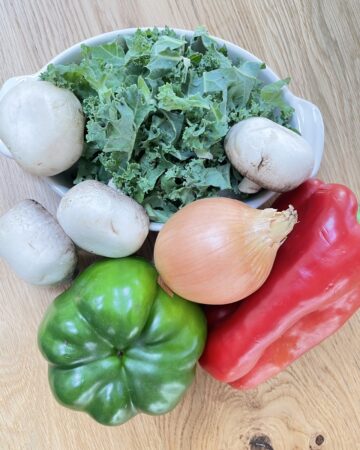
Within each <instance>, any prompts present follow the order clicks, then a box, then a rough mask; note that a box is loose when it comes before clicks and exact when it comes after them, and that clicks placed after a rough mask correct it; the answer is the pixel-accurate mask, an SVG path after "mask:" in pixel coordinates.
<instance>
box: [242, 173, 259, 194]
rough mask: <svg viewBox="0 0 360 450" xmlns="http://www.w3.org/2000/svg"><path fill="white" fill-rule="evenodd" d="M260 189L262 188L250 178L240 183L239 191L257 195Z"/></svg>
mask: <svg viewBox="0 0 360 450" xmlns="http://www.w3.org/2000/svg"><path fill="white" fill-rule="evenodd" d="M260 189H261V186H259V185H258V184H256V183H254V182H253V181H251V180H249V178H245V177H244V178H243V179H242V180H241V181H240V183H239V191H240V192H243V193H244V194H256V192H259V191H260Z"/></svg>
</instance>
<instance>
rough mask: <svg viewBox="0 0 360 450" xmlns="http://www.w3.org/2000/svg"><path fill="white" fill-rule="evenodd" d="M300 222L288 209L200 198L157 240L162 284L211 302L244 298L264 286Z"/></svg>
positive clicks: (158, 266) (182, 211)
mask: <svg viewBox="0 0 360 450" xmlns="http://www.w3.org/2000/svg"><path fill="white" fill-rule="evenodd" d="M296 222H297V213H296V211H295V210H294V208H293V207H292V206H289V208H288V209H287V210H286V211H282V212H278V211H277V210H276V209H272V208H268V209H264V210H259V209H253V208H250V207H249V206H247V205H245V204H244V203H242V202H240V201H238V200H233V199H229V198H220V197H219V198H207V199H202V200H197V201H195V202H193V203H191V204H189V205H187V206H185V207H184V208H183V209H181V210H180V211H178V212H177V213H176V214H174V215H173V216H172V217H171V218H170V220H169V221H168V222H167V223H166V224H165V225H164V227H163V228H162V230H161V231H160V233H159V235H158V238H157V240H156V242H155V248H154V259H155V265H156V268H157V270H158V272H159V273H160V276H161V278H162V281H163V282H164V283H165V284H166V285H167V286H168V287H169V288H170V289H171V290H172V291H173V292H175V293H176V294H178V295H180V296H182V297H184V298H186V299H188V300H191V301H194V302H197V303H206V304H215V305H220V304H225V303H232V302H236V301H238V300H242V299H243V298H245V297H247V296H248V295H250V294H252V293H253V292H255V291H256V290H257V289H259V287H260V286H261V285H262V284H263V283H264V282H265V280H266V278H267V277H268V275H269V273H270V271H271V268H272V266H273V263H274V260H275V257H276V253H277V251H278V249H279V247H280V245H281V244H282V243H283V242H284V240H285V239H286V236H287V235H288V234H289V233H290V232H291V230H292V229H293V227H294V225H295V224H296Z"/></svg>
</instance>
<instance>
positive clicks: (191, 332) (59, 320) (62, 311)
mask: <svg viewBox="0 0 360 450" xmlns="http://www.w3.org/2000/svg"><path fill="white" fill-rule="evenodd" d="M157 277H158V274H157V272H156V270H155V269H154V267H153V266H152V265H151V264H150V263H148V262H146V261H145V260H143V259H141V258H134V257H132V258H123V259H112V260H104V261H100V262H97V263H95V264H93V265H92V266H90V267H89V268H88V269H86V270H85V271H84V272H83V273H82V274H81V275H80V276H79V277H78V278H77V279H76V280H75V281H74V283H73V285H72V286H71V287H70V288H69V289H68V290H67V291H65V292H64V293H63V294H61V295H60V296H59V297H57V298H56V299H55V301H54V302H53V303H52V304H51V305H50V307H49V309H48V311H47V312H46V315H45V317H44V319H43V321H42V324H41V326H40V329H39V335H38V341H39V347H40V350H41V352H42V353H43V355H44V356H45V358H46V359H47V360H48V361H49V362H50V365H49V381H50V386H51V389H52V391H53V393H54V395H55V397H56V398H57V400H58V401H59V402H60V403H62V404H63V405H65V406H68V407H70V408H72V409H76V410H80V411H85V412H87V413H89V414H90V415H91V416H92V417H93V418H94V419H95V420H96V421H98V422H100V423H102V424H105V425H117V424H121V423H124V422H125V421H127V420H129V419H130V418H132V417H133V416H135V415H136V414H137V413H139V412H144V413H147V414H163V413H166V412H168V411H170V410H171V409H172V408H174V407H175V405H176V404H177V403H178V402H179V400H180V399H181V397H182V395H183V394H184V392H185V390H186V389H187V387H188V386H189V385H190V384H191V382H192V381H193V378H194V374H195V366H196V363H197V360H198V358H199V357H200V355H201V353H202V351H203V348H204V345H205V339H206V321H205V318H204V315H203V313H202V311H201V309H200V308H199V307H198V306H197V305H195V304H194V303H191V302H188V301H186V300H184V299H182V298H180V297H178V296H176V295H174V296H173V297H170V296H169V295H168V294H167V293H166V292H165V291H164V290H163V289H161V287H160V286H159V285H158V284H157Z"/></svg>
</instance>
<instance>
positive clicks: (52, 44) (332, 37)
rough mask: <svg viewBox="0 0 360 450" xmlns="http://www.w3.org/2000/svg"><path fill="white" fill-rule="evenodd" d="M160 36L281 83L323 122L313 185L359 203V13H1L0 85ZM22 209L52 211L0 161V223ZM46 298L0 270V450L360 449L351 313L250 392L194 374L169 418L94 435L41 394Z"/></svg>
mask: <svg viewBox="0 0 360 450" xmlns="http://www.w3.org/2000/svg"><path fill="white" fill-rule="evenodd" d="M164 24H168V25H169V26H173V27H179V28H188V29H193V28H194V27H196V26H197V25H198V24H203V25H206V26H207V27H208V29H209V30H210V32H211V33H212V34H214V35H216V36H219V37H223V38H225V39H227V40H229V41H232V42H235V43H236V44H238V45H240V46H242V47H244V48H246V49H248V50H249V51H250V52H252V53H254V54H256V55H257V56H259V57H260V58H261V59H263V60H264V61H265V62H267V64H268V65H269V66H270V67H271V68H272V69H273V70H274V71H275V72H277V73H278V74H279V75H280V76H281V77H285V76H287V75H290V76H291V78H292V83H291V89H292V90H293V92H294V93H295V94H297V95H299V96H302V97H305V98H307V99H310V100H311V101H312V102H314V103H315V104H317V105H318V106H319V107H320V109H321V111H322V113H323V116H324V122H325V128H326V142H325V156H324V160H323V164H322V167H321V171H320V177H321V178H322V179H324V180H326V181H333V182H341V183H345V184H347V185H348V186H350V187H351V188H352V189H353V190H354V191H355V193H356V194H357V195H359V196H360V176H359V169H360V150H359V146H360V125H359V117H360V95H359V93H360V78H359V74H360V2H359V0H353V1H348V0H347V1H344V0H302V1H300V0H297V1H293V0H288V1H282V0H233V1H225V0H182V1H181V0H176V1H175V0H169V1H166V0H98V1H93V0H82V1H79V0H73V1H71V0H61V1H60V0H56V1H50V0H26V1H25V0H0V83H2V82H3V81H5V80H6V79H7V78H9V77H11V76H14V75H20V74H29V73H32V72H35V71H37V70H38V69H39V68H40V67H42V66H43V65H44V64H46V62H47V61H49V60H50V59H51V58H52V57H53V56H54V55H56V54H58V53H59V52H61V51H62V50H64V49H66V48H67V47H69V46H70V45H72V44H74V43H76V42H78V41H80V40H82V39H84V38H87V37H90V36H93V35H96V34H99V33H102V32H105V31H110V30H115V29H120V28H127V27H135V26H151V25H159V26H161V25H164ZM24 198H33V199H36V200H38V201H39V202H41V203H42V204H43V205H44V206H46V207H47V208H48V209H49V210H50V211H52V212H54V211H55V209H56V205H57V204H58V202H59V198H58V197H57V196H56V195H55V194H54V193H53V192H51V190H50V188H49V187H48V186H47V185H46V183H45V182H44V181H43V180H41V179H39V178H35V177H32V176H30V175H28V174H26V173H24V172H23V171H22V170H21V169H20V168H19V167H18V166H17V165H16V164H15V163H14V162H13V161H10V160H7V159H5V158H0V213H2V212H4V211H6V210H7V209H9V208H11V207H12V206H13V205H14V204H15V203H16V202H18V201H20V200H22V199H24ZM19 256H20V255H19ZM359 276H360V275H359ZM59 292H60V290H59V289H45V288H44V289H39V288H36V287H31V286H28V285H26V284H25V283H23V282H22V281H20V280H19V279H17V278H16V276H15V275H14V274H13V273H12V272H11V271H10V270H8V268H7V266H6V265H5V264H4V263H3V262H0V405H1V406H0V449H1V450H5V449H16V450H18V449H35V450H38V449H39V450H40V449H49V450H53V449H60V450H67V449H69V450H70V449H71V450H73V449H104V450H111V449H126V450H160V449H161V450H178V449H184V450H189V449H194V450H225V449H234V450H235V449H239V450H247V449H251V450H271V449H273V450H295V449H298V450H308V449H312V450H315V449H321V450H322V449H327V450H329V449H333V450H352V449H353V450H357V449H359V448H360V436H359V428H360V365H359V361H360V344H359V342H360V341H359V331H360V314H357V315H356V316H355V317H353V318H352V320H350V321H349V322H348V323H347V324H346V325H345V326H344V327H343V328H342V330H341V331H339V332H338V333H337V334H336V335H335V336H333V337H331V338H330V339H328V340H327V341H326V342H325V343H324V344H322V345H321V346H319V347H318V348H316V349H314V350H313V351H311V352H310V353H308V354H307V355H305V356H304V357H303V358H302V359H301V360H299V361H298V362H296V363H295V364H293V365H292V366H291V367H290V368H289V369H288V370H286V371H285V372H283V373H281V374H280V375H279V376H278V377H276V378H275V379H273V380H272V381H271V382H268V383H266V384H264V385H263V386H261V387H259V388H258V389H256V390H253V391H250V392H240V391H235V390H233V389H231V388H229V387H227V386H226V385H223V384H220V383H218V382H216V381H214V380H213V379H211V378H210V376H208V375H206V374H205V373H204V372H203V371H201V370H199V371H198V374H197V377H196V382H195V383H194V385H193V386H192V387H191V388H190V390H189V391H188V393H187V394H186V396H185V398H184V400H183V401H182V402H181V404H180V405H179V406H178V407H177V408H176V409H175V410H174V411H173V412H171V413H170V414H168V415H166V416H163V417H150V416H145V415H140V416H137V417H136V418H135V419H133V420H131V421H130V422H128V423H127V424H125V425H123V426H121V427H117V428H107V427H103V426H100V425H98V424H96V423H95V422H94V421H92V420H91V419H90V418H89V417H88V416H86V415H85V414H81V413H76V412H72V411H70V410H68V409H65V408H63V407H61V406H59V405H58V404H57V403H56V401H55V400H54V399H53V397H52V395H51V394H50V390H49V387H48V383H47V367H46V363H45V361H44V360H43V359H42V357H41V356H40V353H39V351H38V349H37V344H36V332H37V327H38V325H39V322H40V320H41V318H42V316H43V314H44V311H45V309H46V307H47V305H48V304H49V303H50V302H51V301H52V299H53V298H54V297H55V296H56V295H57V294H58V293H59ZM262 436H263V437H264V436H266V437H267V438H266V439H265V438H261V437H262Z"/></svg>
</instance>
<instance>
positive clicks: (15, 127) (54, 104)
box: [0, 79, 85, 176]
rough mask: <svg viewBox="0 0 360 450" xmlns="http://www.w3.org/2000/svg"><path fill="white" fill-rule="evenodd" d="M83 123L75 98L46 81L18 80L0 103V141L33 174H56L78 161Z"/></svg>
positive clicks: (82, 142) (68, 92)
mask: <svg viewBox="0 0 360 450" xmlns="http://www.w3.org/2000/svg"><path fill="white" fill-rule="evenodd" d="M84 123H85V119H84V115H83V112H82V107H81V103H80V101H79V100H78V99H77V97H76V96H75V95H74V94H73V93H72V92H71V91H69V90H67V89H62V88H58V87H56V86H54V85H53V84H51V83H49V82H47V81H40V80H29V79H27V80H24V81H21V82H20V83H19V84H17V85H16V86H14V87H13V88H12V89H11V90H10V91H9V92H7V93H6V94H5V95H4V97H3V98H2V99H1V102H0V139H1V140H2V141H3V142H4V144H5V145H6V147H7V148H8V149H9V151H10V152H11V153H12V155H13V157H14V159H15V160H16V161H17V163H18V164H19V165H20V166H21V167H23V169H25V170H26V171H28V172H30V173H32V174H34V175H43V176H52V175H56V174H58V173H60V172H63V171H64V170H67V169H69V168H70V167H71V166H72V165H73V164H74V163H75V162H76V161H77V160H78V159H79V158H80V156H81V153H82V151H83V144H84Z"/></svg>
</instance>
